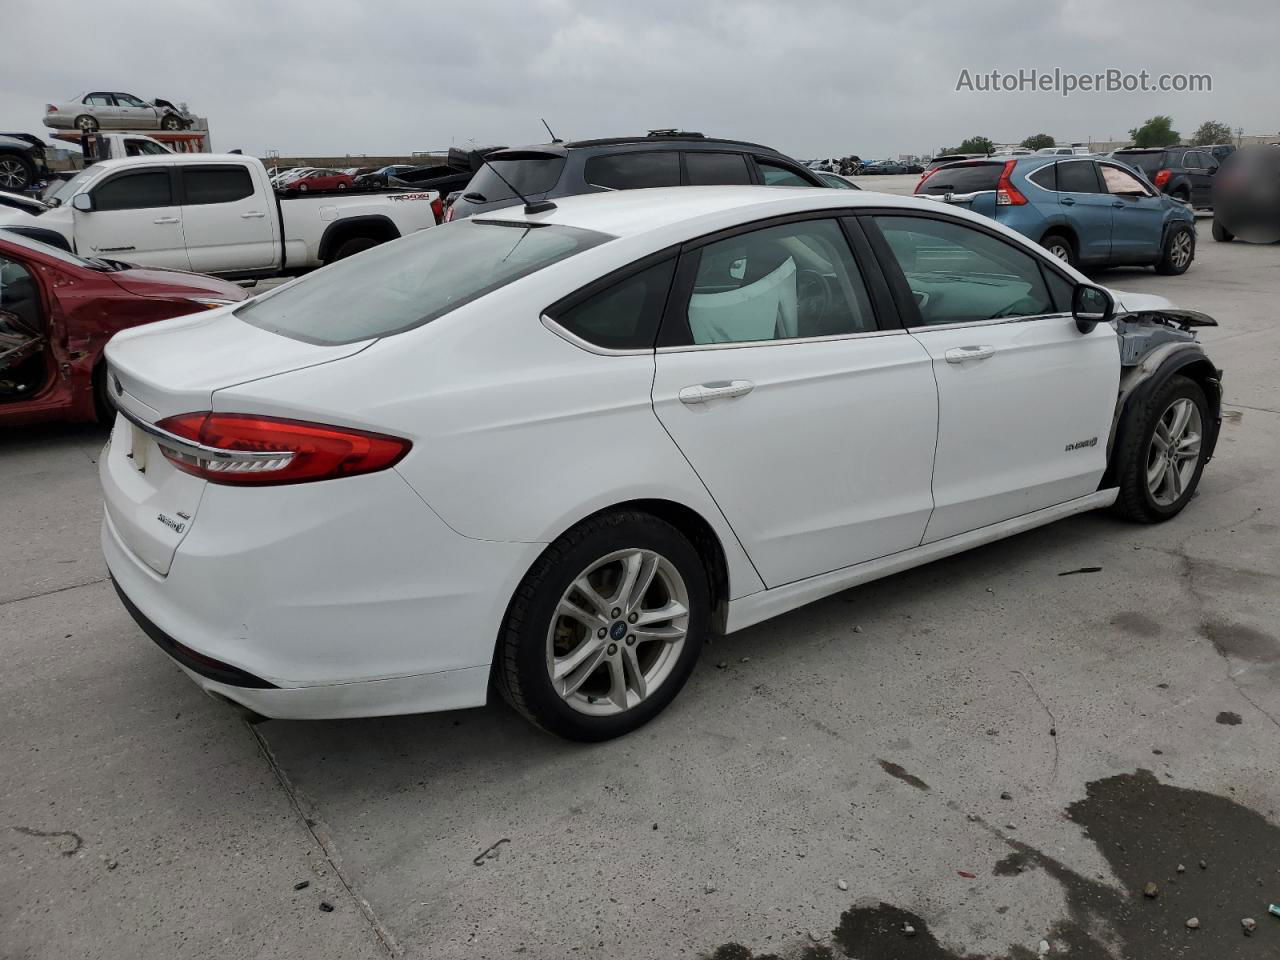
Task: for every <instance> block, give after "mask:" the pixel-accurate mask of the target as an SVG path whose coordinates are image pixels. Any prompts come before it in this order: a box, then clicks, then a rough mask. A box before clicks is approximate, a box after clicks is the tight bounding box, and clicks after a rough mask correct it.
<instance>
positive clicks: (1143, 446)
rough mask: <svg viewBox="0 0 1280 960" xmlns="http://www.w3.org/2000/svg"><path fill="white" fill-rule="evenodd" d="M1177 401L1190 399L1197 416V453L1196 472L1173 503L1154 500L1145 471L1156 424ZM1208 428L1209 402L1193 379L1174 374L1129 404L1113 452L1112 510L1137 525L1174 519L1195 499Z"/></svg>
mask: <svg viewBox="0 0 1280 960" xmlns="http://www.w3.org/2000/svg"><path fill="white" fill-rule="evenodd" d="M1179 400H1190V401H1191V402H1192V403H1193V404H1195V407H1196V409H1197V410H1198V411H1199V414H1200V423H1201V439H1200V452H1199V454H1198V456H1197V457H1196V466H1195V471H1194V473H1193V474H1192V475H1191V479H1190V481H1189V482H1188V483H1187V484H1186V485H1185V487H1184V488H1183V490H1182V495H1181V496H1179V497H1178V498H1177V499H1176V500H1174V501H1173V502H1172V503H1168V504H1163V503H1159V502H1157V501H1156V499H1155V497H1154V495H1153V494H1152V492H1151V489H1150V486H1149V484H1148V483H1147V471H1148V467H1149V464H1150V457H1151V453H1152V444H1153V438H1154V436H1155V432H1156V425H1157V424H1158V423H1159V422H1160V419H1161V417H1163V416H1164V415H1165V413H1166V412H1167V411H1168V410H1169V408H1170V407H1171V406H1172V405H1173V404H1174V403H1175V402H1177V401H1179ZM1209 429H1210V426H1209V403H1208V401H1207V400H1205V396H1204V391H1203V390H1202V389H1201V388H1200V385H1199V384H1198V383H1196V382H1195V381H1194V380H1190V379H1188V378H1187V377H1184V376H1181V375H1176V374H1175V375H1174V376H1172V377H1170V378H1169V379H1168V381H1166V382H1165V383H1164V384H1163V385H1162V386H1161V387H1160V388H1159V389H1157V390H1156V391H1155V392H1154V393H1152V394H1151V396H1149V397H1147V398H1146V399H1145V400H1139V401H1138V402H1137V403H1136V405H1135V404H1130V405H1129V407H1128V408H1126V409H1125V411H1124V414H1123V415H1122V416H1121V418H1120V433H1119V439H1118V441H1117V443H1116V448H1115V450H1114V451H1113V453H1112V457H1113V461H1114V464H1115V477H1116V482H1117V486H1119V488H1120V495H1119V497H1117V498H1116V504H1115V509H1116V511H1117V512H1118V513H1119V514H1120V515H1121V516H1123V517H1126V518H1128V519H1129V520H1133V521H1134V522H1136V523H1160V522H1162V521H1165V520H1168V519H1170V518H1172V517H1175V516H1177V515H1178V514H1179V513H1181V512H1182V509H1183V507H1185V506H1186V505H1187V504H1188V503H1189V502H1190V500H1191V498H1192V497H1193V496H1195V492H1196V487H1198V486H1199V484H1200V476H1201V474H1202V473H1203V472H1204V464H1205V449H1206V444H1205V437H1204V434H1205V433H1206V432H1207V431H1208V430H1209Z"/></svg>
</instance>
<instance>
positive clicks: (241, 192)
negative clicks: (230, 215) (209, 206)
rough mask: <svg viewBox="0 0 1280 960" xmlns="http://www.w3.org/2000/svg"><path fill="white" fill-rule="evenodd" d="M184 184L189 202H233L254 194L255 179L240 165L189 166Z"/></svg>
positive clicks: (183, 180)
mask: <svg viewBox="0 0 1280 960" xmlns="http://www.w3.org/2000/svg"><path fill="white" fill-rule="evenodd" d="M182 185H183V190H184V192H185V193H186V201H185V202H186V203H187V204H199V203H231V202H233V201H235V200H243V199H244V198H245V197H251V196H253V180H252V179H251V178H250V177H249V171H248V170H246V169H245V168H244V167H240V166H225V167H196V168H187V169H184V170H183V171H182Z"/></svg>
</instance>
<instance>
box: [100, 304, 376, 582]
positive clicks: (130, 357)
mask: <svg viewBox="0 0 1280 960" xmlns="http://www.w3.org/2000/svg"><path fill="white" fill-rule="evenodd" d="M371 342H372V341H367V340H366V341H360V342H356V343H349V344H341V345H336V346H321V345H317V344H310V343H306V342H304V341H301V340H294V339H290V338H288V337H283V336H280V335H278V334H274V333H270V332H268V331H266V330H262V329H260V328H257V327H252V326H250V325H249V324H247V323H243V322H241V321H240V320H238V319H236V317H235V316H233V315H232V313H231V311H230V310H219V311H215V312H213V313H208V314H197V315H195V316H192V317H181V318H178V319H176V320H168V321H164V322H162V323H158V324H150V325H148V326H144V327H137V328H134V329H132V330H128V331H125V332H124V333H121V334H118V335H117V336H116V337H114V338H113V339H112V340H111V342H110V343H109V344H108V345H107V351H106V354H107V371H106V377H107V383H106V392H107V396H108V397H109V399H110V400H111V402H112V403H113V404H115V406H116V408H117V415H116V420H115V424H114V426H113V428H112V432H111V439H110V440H109V441H108V444H107V449H106V450H105V451H104V452H103V456H102V458H101V460H100V465H99V473H100V476H101V479H102V489H103V497H104V500H105V504H106V514H107V522H108V524H109V526H110V527H111V528H112V529H113V530H114V531H115V534H116V536H117V537H119V539H120V541H121V542H122V543H123V544H124V546H125V547H127V548H128V550H129V551H130V552H132V554H133V555H134V556H135V557H136V558H137V559H138V560H140V561H141V562H142V563H144V564H146V566H147V567H149V568H150V569H151V570H152V571H154V572H155V573H157V574H159V575H161V576H164V575H166V574H167V573H168V572H169V566H170V564H171V563H172V562H173V556H174V553H175V551H176V550H177V549H178V545H179V544H181V543H182V541H183V539H185V538H186V536H187V534H188V533H189V532H190V530H191V527H192V525H193V524H194V523H195V520H196V514H197V512H198V510H199V507H200V500H201V497H202V496H203V493H204V489H205V485H206V482H207V481H205V480H203V479H201V478H199V477H195V476H192V475H191V474H189V473H184V472H183V471H181V470H179V469H178V468H177V467H175V466H174V465H173V464H172V463H171V462H170V461H169V460H168V459H167V458H166V457H165V455H164V452H163V451H162V449H161V446H162V445H163V444H164V434H165V429H164V426H163V421H164V420H165V419H166V418H167V417H171V416H174V415H176V414H179V413H191V412H196V411H204V410H209V409H211V407H212V403H213V393H214V391H216V390H219V389H222V388H224V387H229V386H233V385H238V384H243V383H247V382H250V381H253V380H260V379H263V378H265V377H270V376H275V375H277V374H281V373H287V372H289V371H292V370H298V369H302V368H304V367H311V366H315V365H317V364H321V363H327V362H329V361H332V360H337V359H341V358H342V357H347V356H351V355H352V354H354V353H358V352H359V351H360V350H363V349H364V348H365V347H366V346H368V345H369V343H371Z"/></svg>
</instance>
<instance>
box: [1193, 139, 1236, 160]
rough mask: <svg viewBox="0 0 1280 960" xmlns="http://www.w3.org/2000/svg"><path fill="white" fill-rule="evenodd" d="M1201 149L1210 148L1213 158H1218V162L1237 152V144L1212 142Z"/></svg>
mask: <svg viewBox="0 0 1280 960" xmlns="http://www.w3.org/2000/svg"><path fill="white" fill-rule="evenodd" d="M1200 149H1201V150H1208V151H1209V153H1210V155H1211V156H1212V157H1213V159H1215V160H1217V161H1218V163H1222V161H1223V160H1225V159H1227V157H1229V156H1231V154H1233V153H1235V152H1236V145H1235V144H1234V143H1211V144H1209V145H1208V146H1204V147H1201V148H1200Z"/></svg>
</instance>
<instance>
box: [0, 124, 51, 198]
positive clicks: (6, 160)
mask: <svg viewBox="0 0 1280 960" xmlns="http://www.w3.org/2000/svg"><path fill="white" fill-rule="evenodd" d="M32 141H34V142H32ZM48 175H49V168H48V167H47V166H46V165H45V151H44V144H43V143H41V142H40V141H39V139H38V138H36V137H31V136H28V135H22V134H12V133H0V190H7V191H9V192H11V193H20V192H21V191H23V190H26V189H28V188H29V187H33V186H35V185H36V184H37V183H39V182H40V180H41V179H42V178H44V177H46V176H48Z"/></svg>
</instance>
